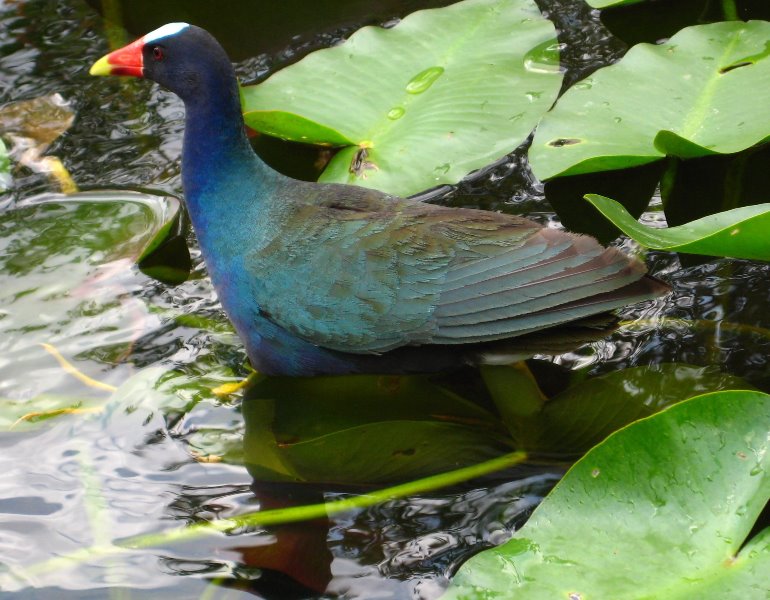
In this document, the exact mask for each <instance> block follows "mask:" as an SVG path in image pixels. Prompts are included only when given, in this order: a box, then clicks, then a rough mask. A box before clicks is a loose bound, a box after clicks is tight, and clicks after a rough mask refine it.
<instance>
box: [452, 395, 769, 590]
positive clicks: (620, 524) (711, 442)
mask: <svg viewBox="0 0 770 600" xmlns="http://www.w3.org/2000/svg"><path fill="white" fill-rule="evenodd" d="M769 471H770V396H768V395H767V394H763V393H761V392H747V391H729V392H717V393H713V394H707V395H704V396H699V397H697V398H693V399H691V400H689V401H687V402H682V403H680V404H677V405H675V406H673V407H671V408H669V409H668V410H665V411H663V412H661V413H658V414H657V415H654V416H652V417H649V418H647V419H644V420H642V421H638V422H636V423H634V424H633V425H630V426H629V427H627V428H625V429H623V430H621V431H619V432H617V433H615V434H614V435H612V436H611V437H610V438H608V439H607V440H606V441H605V442H603V443H602V444H600V445H599V446H597V447H596V448H594V449H593V450H591V452H589V453H588V454H587V455H586V456H585V457H584V458H583V459H581V460H580V461H579V462H578V463H577V464H575V466H574V467H573V468H572V469H571V470H570V471H569V472H568V473H567V475H566V476H565V477H564V479H563V480H562V481H561V482H560V483H559V484H558V485H557V486H556V488H555V489H554V490H553V491H552V492H551V494H550V495H549V496H548V497H547V498H546V499H545V500H544V501H543V503H542V504H541V505H540V506H539V507H538V508H537V510H536V511H535V512H534V514H533V515H532V517H531V519H530V520H529V521H528V522H527V524H526V525H525V526H524V527H523V528H522V529H521V530H520V531H518V532H517V533H516V534H515V535H514V537H513V539H511V540H510V541H509V542H507V543H506V544H504V545H502V546H500V547H499V548H494V549H491V550H487V551H485V552H482V553H481V554H478V555H477V556H475V557H474V558H472V559H471V560H470V561H468V562H467V563H466V564H465V565H463V567H462V568H461V569H460V571H459V572H458V574H457V576H456V577H455V578H454V580H453V584H452V586H451V588H450V590H449V592H448V593H447V594H446V595H445V596H444V598H445V599H446V600H448V599H460V598H462V599H476V598H478V599H481V598H484V599H485V600H490V599H492V598H505V599H515V598H522V599H526V600H538V599H540V598H543V599H548V600H552V599H554V598H563V599H565V600H568V599H572V600H577V599H585V600H589V599H591V598H613V599H614V600H630V599H638V600H641V599H643V598H666V599H675V598H681V599H684V598H719V599H720V600H729V599H736V600H738V599H741V600H743V599H745V598H763V597H766V595H767V590H768V589H770V529H765V530H764V531H762V532H760V533H758V534H757V535H755V536H754V537H753V539H748V540H747V539H746V538H747V537H748V536H749V533H750V532H751V531H752V528H753V527H754V525H755V522H756V520H757V518H758V516H759V515H760V513H761V512H762V510H763V508H764V507H765V505H766V503H767V501H768V498H770V474H769V473H768V472H769Z"/></svg>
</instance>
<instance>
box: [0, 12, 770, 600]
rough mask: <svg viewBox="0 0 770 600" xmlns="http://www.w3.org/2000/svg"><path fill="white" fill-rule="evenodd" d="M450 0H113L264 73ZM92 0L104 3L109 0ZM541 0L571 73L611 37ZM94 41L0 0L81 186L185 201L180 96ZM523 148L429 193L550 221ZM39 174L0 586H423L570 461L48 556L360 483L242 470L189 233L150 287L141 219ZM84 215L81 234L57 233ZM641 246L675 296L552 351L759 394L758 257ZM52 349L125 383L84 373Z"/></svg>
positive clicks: (14, 95)
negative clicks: (211, 39)
mask: <svg viewBox="0 0 770 600" xmlns="http://www.w3.org/2000/svg"><path fill="white" fill-rule="evenodd" d="M447 3H448V2H421V3H418V2H415V1H407V0H402V1H395V0H392V1H390V2H368V3H367V2H361V1H359V2H355V1H352V0H351V1H350V2H328V3H325V2H324V3H307V2H302V1H300V0H297V1H295V2H286V3H281V4H277V3H261V4H259V5H256V4H255V3H250V2H242V3H237V4H238V6H237V7H235V3H232V4H230V3H228V9H227V11H225V10H223V9H222V8H221V6H220V5H219V4H217V3H212V2H206V3H204V2H188V3H178V4H177V3H158V2H154V3H147V7H146V8H145V7H143V6H142V3H140V2H137V3H136V4H135V5H134V4H133V3H132V10H131V11H130V12H127V14H126V15H125V25H126V26H127V27H128V28H130V30H131V33H129V34H126V33H125V32H124V31H122V30H119V31H118V32H117V34H116V35H126V36H127V39H128V38H131V37H133V36H135V35H140V34H142V33H144V32H146V31H148V30H150V29H152V28H154V27H156V26H158V25H160V24H162V23H164V22H166V21H169V20H191V21H196V22H199V23H200V24H203V25H207V26H209V27H210V28H211V29H212V30H213V31H215V33H220V37H222V39H223V41H224V42H225V45H226V46H227V47H228V48H227V49H228V51H229V52H230V53H231V55H232V56H234V57H236V58H238V59H239V60H240V61H241V62H239V64H238V71H239V74H240V76H241V77H242V79H244V80H247V81H256V80H260V79H262V78H264V77H265V76H266V75H268V74H269V73H270V72H272V70H274V69H277V68H280V67H282V66H284V65H286V64H289V63H291V62H293V61H294V60H296V59H298V58H299V57H301V56H302V55H303V54H305V53H307V52H309V51H311V50H313V49H315V48H319V47H323V46H327V45H330V44H332V43H334V42H335V41H337V40H339V39H341V38H342V37H344V36H345V35H347V34H349V33H351V32H352V31H354V30H355V29H357V28H358V27H359V26H360V25H362V24H368V23H384V22H392V20H393V19H395V18H397V17H398V16H401V15H404V14H406V13H408V12H409V11H411V10H414V9H416V8H420V7H426V6H438V5H442V4H447ZM94 4H95V5H96V4H99V3H96V2H95V3H94ZM103 4H104V6H103V7H102V5H101V4H99V6H97V8H104V10H112V9H114V8H115V6H114V5H113V4H112V3H109V2H104V3H103ZM311 4H312V6H313V9H312V10H310V9H309V8H308V7H309V6H310V5H311ZM541 4H542V7H543V9H544V10H546V11H547V13H548V15H549V17H550V18H552V19H553V20H554V21H555V22H556V23H557V26H558V27H559V28H560V29H561V30H562V32H563V33H562V36H561V38H562V39H561V41H562V42H564V44H565V48H564V56H563V63H564V65H565V67H566V79H567V84H569V83H572V82H574V81H576V80H577V79H579V78H580V77H582V76H583V75H584V74H586V73H587V72H590V71H592V70H594V69H595V68H597V67H599V66H601V65H605V64H608V63H609V62H611V61H613V60H614V59H616V58H618V57H619V56H620V55H621V54H622V52H623V51H624V49H625V46H624V44H623V43H622V42H621V41H619V40H618V39H616V38H614V37H612V35H610V34H609V33H608V32H607V30H605V29H604V28H603V26H602V25H601V23H600V22H599V19H598V16H597V15H596V14H594V13H592V12H591V11H589V10H588V8H586V7H585V5H584V4H583V3H582V1H581V0H558V1H552V2H543V3H541ZM215 5H216V6H217V7H218V8H217V10H212V8H211V7H214V6H215ZM266 5H269V10H267V9H266V8H265V6H266ZM373 5H376V7H373ZM231 6H232V7H233V8H232V11H231V9H230V7H231ZM260 7H262V8H260ZM118 8H120V7H119V6H118ZM224 13H227V14H224ZM106 50H107V42H106V34H105V28H104V25H103V21H102V19H101V16H100V15H99V13H98V12H97V11H96V10H95V9H94V7H92V6H91V5H89V4H87V3H85V2H80V1H78V0H66V1H62V2H50V1H33V0H24V1H18V2H6V3H4V4H2V3H0V104H4V103H7V102H11V101H15V100H24V99H29V98H33V97H38V96H42V95H47V94H51V93H59V94H61V95H62V96H63V97H64V98H65V99H66V100H67V101H69V102H70V103H71V106H72V109H73V110H74V111H75V114H76V120H75V122H74V124H73V126H72V127H71V128H70V129H69V131H68V132H67V133H66V134H65V135H64V136H63V137H61V138H60V139H59V140H57V141H56V142H55V143H54V145H53V146H52V148H51V149H50V151H49V153H50V154H52V155H56V156H58V157H60V158H61V159H62V161H63V162H64V164H65V166H66V167H67V169H68V170H69V172H70V173H71V174H72V176H73V178H74V180H75V182H76V183H77V185H78V186H79V187H80V188H81V189H100V188H126V189H133V190H151V191H154V192H157V193H167V194H172V195H177V196H179V195H180V194H181V183H180V178H179V164H178V159H179V156H180V152H181V131H182V125H183V122H182V118H183V112H182V105H181V103H180V102H179V101H178V100H177V99H176V98H175V97H174V96H172V95H170V94H168V93H165V92H163V91H161V90H159V89H158V88H157V87H156V86H151V85H148V84H146V83H144V82H135V81H131V82H126V81H123V82H120V83H117V82H109V83H107V82H104V81H101V80H100V81H95V80H93V79H91V78H89V77H88V76H87V71H88V68H89V66H90V65H91V64H92V63H93V62H94V61H95V60H96V59H97V58H99V57H100V56H101V55H102V54H104V53H105V52H106ZM0 133H1V132H0ZM268 150H269V151H270V152H274V153H275V156H276V157H275V159H274V160H275V161H276V163H277V164H285V163H291V162H292V160H293V158H294V157H295V156H297V154H294V153H295V152H299V151H298V150H296V149H295V148H291V147H289V148H277V149H276V148H271V149H268ZM300 154H301V153H300ZM524 155H525V152H524V151H523V150H520V151H517V152H514V153H513V154H512V155H511V156H510V157H509V159H508V160H507V161H505V162H504V163H502V164H500V165H498V166H497V167H495V168H493V169H491V170H490V171H488V172H486V173H484V174H483V175H482V176H481V177H479V178H476V179H475V180H473V181H470V182H466V183H464V184H462V185H460V186H459V188H458V189H456V190H454V191H453V192H452V193H450V194H449V195H447V196H445V197H443V198H442V199H441V200H440V201H441V202H444V203H446V204H451V205H456V206H475V207H481V208H485V209H494V210H503V211H508V212H512V213H525V214H528V215H530V216H532V217H533V218H536V219H538V220H541V221H542V222H546V221H555V220H556V216H555V215H554V213H553V211H552V209H551V208H550V205H549V204H548V203H547V202H546V200H545V196H544V190H543V186H542V185H541V184H540V183H539V182H537V181H536V180H535V179H534V177H533V176H532V175H531V174H530V173H529V171H528V169H527V167H526V164H525V162H524V159H523V157H524ZM52 191H57V187H56V184H55V183H54V182H53V181H52V179H51V178H50V177H49V176H48V175H46V174H41V173H36V172H34V171H33V170H31V169H29V168H26V167H18V168H16V169H15V170H14V172H13V180H12V183H11V185H10V188H9V190H8V191H7V192H5V193H4V194H2V195H0V208H2V209H4V211H5V212H4V213H0V243H2V245H0V336H1V337H0V402H3V403H4V404H5V406H6V409H7V410H6V409H3V410H5V412H7V416H4V417H3V419H2V424H3V432H2V433H0V447H2V449H3V452H2V454H0V462H2V471H1V472H2V473H3V476H2V478H0V565H1V566H0V593H2V594H3V595H11V594H12V595H13V597H15V598H16V597H18V598H22V599H33V598H45V599H49V598H50V599H52V598H79V599H80V598H113V597H114V598H159V597H168V598H200V599H207V598H224V599H229V598H240V597H263V598H277V599H289V598H320V597H337V596H342V597H346V598H433V597H436V596H437V595H438V594H439V593H440V590H441V589H442V586H443V585H444V583H445V578H446V577H447V576H449V575H450V574H451V573H452V572H453V570H454V569H455V568H456V567H457V566H458V565H459V564H460V563H461V562H462V561H463V560H464V559H466V558H467V557H468V556H470V555H472V554H473V553H475V552H477V551H478V550H480V549H482V548H484V547H486V546H488V545H490V544H498V543H500V542H502V541H504V540H505V539H506V538H507V537H508V536H510V534H511V532H512V531H513V530H515V528H516V527H518V526H520V525H521V524H522V523H523V522H524V521H525V520H526V518H527V516H528V515H529V514H530V512H531V510H532V509H533V508H534V507H535V506H536V505H537V503H538V502H539V500H540V499H541V498H542V497H543V495H545V494H546V493H547V492H548V490H549V489H550V488H551V487H552V485H553V484H554V483H555V481H557V480H558V477H559V476H560V474H561V473H562V472H563V468H564V465H562V464H545V465H542V464H541V465H529V466H523V467H520V468H517V469H513V470H509V471H507V472H505V473H501V474H496V475H495V476H492V477H488V478H487V479H485V480H483V481H475V482H471V483H468V484H466V485H464V486H460V487H456V488H453V489H449V490H445V491H440V492H434V493H430V494H423V495H420V496H419V497H412V498H408V499H404V500H394V501H391V502H388V503H386V504H384V505H380V506H377V507H375V508H371V509H367V510H362V511H358V512H354V513H348V514H345V515H342V516H337V517H334V518H332V519H330V520H329V521H326V520H324V521H323V522H310V523H305V524H300V525H292V526H285V527H272V528H268V529H264V530H257V531H251V532H241V533H233V534H231V535H230V536H227V537H225V536H212V537H207V538H204V539H201V540H198V541H196V542H194V543H185V544H168V545H166V546H165V547H154V548H151V549H146V550H136V551H133V552H131V553H128V554H120V555H118V556H109V555H106V556H105V555H103V554H99V553H95V554H93V555H90V556H85V557H80V558H79V559H78V560H70V561H63V562H53V563H52V562H50V560H51V559H54V558H55V557H58V556H63V555H69V554H70V553H73V552H76V551H77V550H78V549H81V548H85V547H92V546H94V545H96V546H99V545H103V544H108V543H109V542H110V541H111V540H114V539H120V538H126V537H128V536H131V535H137V534H142V533H151V532H156V531H161V530H164V529H167V528H169V527H173V526H177V525H182V524H185V523H195V522H201V521H206V520H211V519H215V518H223V517H228V516H232V515H235V514H239V513H242V512H246V511H251V510H255V509H257V508H262V509H265V508H271V507H280V506H287V505H292V504H302V503H314V502H319V501H321V500H322V499H324V498H325V499H332V498H336V497H339V496H341V495H344V494H348V493H357V492H360V491H362V489H368V488H367V487H366V486H361V485H353V486H350V485H334V484H325V485H300V484H295V485H289V484H281V483H275V482H264V481H254V480H253V478H252V475H251V474H250V471H249V469H247V468H246V466H244V465H246V464H249V461H250V459H249V457H248V456H247V454H248V447H247V449H246V450H245V449H244V439H245V438H244V436H245V435H246V433H247V429H248V428H249V427H252V428H253V426H254V424H253V422H251V423H249V422H247V421H248V418H249V413H248V411H246V410H242V408H241V399H240V397H238V396H235V397H230V398H217V397H215V396H214V395H213V394H212V393H211V389H212V388H214V387H216V386H217V385H219V384H221V383H224V382H227V381H232V380H236V379H238V378H239V377H243V376H245V375H246V373H247V371H246V368H245V366H244V365H245V362H246V359H245V354H244V352H243V349H242V347H241V345H240V343H239V341H238V340H237V338H236V337H235V336H234V334H233V333H232V331H231V330H230V328H229V326H228V324H227V321H226V318H225V317H224V315H223V313H222V312H221V309H220V308H219V306H218V304H217V301H216V298H215V295H214V293H213V290H212V288H211V285H210V283H209V282H208V280H207V279H206V277H205V271H204V268H203V265H202V264H201V262H200V260H199V258H198V256H197V253H196V251H195V249H194V240H190V241H191V245H192V248H193V250H192V253H193V262H194V267H195V270H194V273H193V277H192V278H191V279H190V280H188V281H187V282H185V283H184V284H182V285H179V286H176V287H172V286H167V285H164V284H161V283H159V282H157V281H154V280H152V279H150V278H148V277H147V276H145V275H143V274H142V273H141V272H139V271H138V270H137V269H136V268H135V267H133V266H132V262H131V260H130V259H129V258H127V257H128V256H129V255H130V252H129V250H128V249H126V248H124V246H123V245H121V244H123V242H124V241H125V239H126V238H127V236H128V237H130V235H133V234H134V233H136V232H133V230H132V229H131V228H132V227H134V225H132V223H135V222H136V219H137V217H136V214H135V213H133V212H131V210H129V209H128V208H126V209H124V210H123V211H122V212H121V211H117V212H116V211H115V210H113V208H114V207H113V208H109V207H105V208H103V209H100V211H96V212H94V211H93V210H92V211H89V212H88V214H83V215H82V219H80V220H79V219H77V218H74V219H73V218H72V215H69V216H68V214H67V213H66V211H67V210H77V209H75V208H72V209H61V208H59V209H55V208H49V209H45V210H43V209H41V208H40V207H32V206H26V207H25V203H28V201H29V199H30V198H33V197H35V196H36V195H37V194H41V193H46V192H52ZM57 210H59V211H63V212H56V211H57ZM650 218H651V219H652V218H653V216H650ZM79 221H80V222H81V228H80V229H76V230H70V229H67V231H64V232H57V231H58V230H57V229H56V228H57V226H58V227H59V228H63V227H65V225H64V224H65V223H66V224H67V227H71V226H72V224H73V223H77V222H79ZM110 232H111V233H110ZM129 234H130V235H129ZM110 235H114V236H115V237H114V239H113V238H110V237H109V236H110ZM105 236H107V237H106V238H105ZM51 240H56V244H53V242H52V241H51ZM118 242H120V243H118ZM624 245H625V246H626V247H627V249H628V250H629V251H631V252H635V251H637V249H636V248H635V247H634V246H633V244H631V243H628V242H625V244H624ZM105 248H113V250H114V251H112V252H107V251H105V250H104V249H105ZM647 262H648V264H649V265H650V267H651V271H652V272H653V273H655V274H656V275H658V276H660V277H662V278H664V279H666V280H667V281H669V282H670V283H671V284H672V286H673V288H674V291H673V293H672V294H671V295H670V296H668V297H666V298H664V299H660V300H658V301H656V302H648V303H644V304H641V305H638V306H636V307H633V308H629V309H627V310H625V311H624V312H623V315H622V316H623V319H624V320H626V321H629V322H630V323H629V324H628V325H627V326H626V327H623V328H621V329H620V330H619V331H618V332H617V333H615V334H614V335H613V336H611V337H610V338H608V339H607V340H605V341H602V342H598V343H595V344H591V345H589V346H586V347H583V348H581V349H579V350H577V351H575V352H572V353H569V354H566V355H564V356H561V357H557V358H555V359H553V360H552V362H554V363H555V364H557V365H561V366H563V367H565V368H566V369H572V370H578V369H583V370H585V371H586V372H587V373H588V374H590V375H598V374H601V373H608V372H612V371H614V370H617V369H619V368H625V367H630V366H642V365H650V364H660V363H666V362H675V361H676V362H687V363H690V364H694V365H701V366H708V365H715V366H717V367H718V368H720V369H722V370H724V371H726V372H729V373H731V374H734V375H737V376H740V377H743V378H744V379H745V380H746V381H747V382H749V383H750V384H752V385H754V386H757V387H760V388H762V389H765V390H767V389H770V369H768V360H769V359H768V357H770V332H769V331H768V329H770V292H769V291H768V283H767V281H768V275H770V273H768V271H769V269H768V267H767V266H766V265H761V264H758V263H753V262H748V261H726V260H709V261H706V262H701V263H700V264H696V263H695V262H682V261H681V260H680V259H679V258H678V257H676V256H672V255H668V254H663V253H650V254H648V256H647ZM20 298H22V299H23V302H20V301H19V299H20ZM11 307H12V308H11ZM661 318H664V319H665V321H663V322H661V320H660V319H661ZM43 343H45V344H51V345H53V346H55V347H56V348H57V349H58V351H59V352H60V353H61V354H62V355H63V356H64V357H66V358H67V359H68V360H70V361H71V362H72V363H75V364H76V365H77V368H78V369H79V370H80V371H82V372H83V373H85V374H87V375H89V376H90V377H92V378H94V379H95V380H98V381H100V382H103V383H105V384H108V385H111V386H114V387H116V388H118V389H117V392H115V393H114V394H111V393H109V392H106V391H105V390H103V389H98V388H94V387H92V386H90V385H87V384H85V383H83V382H81V381H79V380H77V379H75V378H74V377H72V376H71V375H70V374H68V373H66V372H65V371H64V370H63V369H62V367H61V366H60V365H59V363H57V362H56V360H55V359H54V357H53V356H52V355H51V354H50V353H49V352H47V351H46V350H45V349H43V348H42V347H41V346H40V344H43ZM469 377H471V378H472V377H473V376H472V375H469ZM159 380H160V381H162V385H161V386H160V388H161V389H160V391H159V389H158V381H159ZM469 387H472V386H469ZM67 398H69V399H72V402H70V403H68V404H67V405H68V406H72V405H74V404H73V403H75V402H76V403H77V406H78V407H79V408H80V409H82V410H81V412H78V413H75V414H65V415H59V416H56V417H53V418H50V419H48V420H46V421H44V422H39V423H35V424H29V423H21V424H17V425H16V426H14V427H13V428H11V425H13V423H14V421H15V420H16V418H17V417H19V416H21V415H23V414H25V413H29V412H33V411H39V412H43V411H46V410H51V409H53V408H56V407H58V406H61V405H62V399H67ZM278 401H280V399H278ZM308 410H311V411H312V410H313V409H312V408H309V409H308ZM247 446H248V444H247ZM495 450H496V449H495ZM490 451H491V450H490ZM207 457H216V459H215V460H214V459H209V460H205V459H206V458H207ZM359 483H360V482H359ZM374 483H377V482H373V483H372V485H374ZM370 487H371V486H370ZM41 565H42V566H41Z"/></svg>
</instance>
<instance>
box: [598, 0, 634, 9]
mask: <svg viewBox="0 0 770 600" xmlns="http://www.w3.org/2000/svg"><path fill="white" fill-rule="evenodd" d="M642 1H643V0H586V4H588V6H590V7H591V8H608V7H610V6H627V5H629V4H639V3H640V2H642Z"/></svg>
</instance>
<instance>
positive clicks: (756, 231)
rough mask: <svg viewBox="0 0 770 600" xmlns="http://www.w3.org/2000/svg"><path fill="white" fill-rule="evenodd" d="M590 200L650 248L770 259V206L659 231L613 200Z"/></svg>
mask: <svg viewBox="0 0 770 600" xmlns="http://www.w3.org/2000/svg"><path fill="white" fill-rule="evenodd" d="M586 200H588V201H589V202H590V203H591V204H593V205H594V206H595V207H596V208H597V209H599V211H600V212H601V213H602V214H603V215H604V216H605V217H607V218H608V219H609V220H610V221H612V222H613V223H614V224H615V225H616V226H617V227H618V228H619V229H620V230H621V231H622V232H623V233H625V234H626V235H627V236H629V237H630V238H633V239H634V240H636V241H637V242H639V243H640V244H641V245H642V246H646V247H647V248H654V249H656V250H671V251H676V252H687V253H691V254H705V255H707V256H730V257H732V258H748V259H756V260H770V244H768V242H767V235H768V231H770V204H755V205H752V206H744V207H741V208H734V209H732V210H728V211H725V212H721V213H717V214H715V215H709V216H707V217H703V218H701V219H697V220H695V221H691V222H690V223H686V224H684V225H679V226H677V227H668V228H655V227H647V226H645V225H642V224H641V223H639V222H638V221H637V220H636V219H634V218H633V217H632V216H631V214H629V212H628V211H627V210H626V209H625V208H623V205H621V204H620V203H619V202H616V201H615V200H612V199H611V198H607V197H605V196H598V195H596V194H588V195H587V196H586Z"/></svg>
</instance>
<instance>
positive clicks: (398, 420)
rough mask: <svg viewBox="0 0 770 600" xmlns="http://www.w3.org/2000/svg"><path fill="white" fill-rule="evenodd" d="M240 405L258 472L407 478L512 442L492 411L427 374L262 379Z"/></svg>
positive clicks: (263, 475) (249, 457) (319, 478)
mask: <svg viewBox="0 0 770 600" xmlns="http://www.w3.org/2000/svg"><path fill="white" fill-rule="evenodd" d="M243 414H244V419H245V421H246V435H245V437H244V442H243V443H244V449H245V455H246V462H247V466H248V468H249V472H250V473H251V475H252V477H254V478H255V479H257V480H262V481H264V480H279V481H280V480H291V481H309V482H338V483H347V484H352V483H355V484H360V483H382V482H389V481H405V480H408V479H411V478H416V477H424V476H427V475H433V474H435V473H440V472H442V471H447V470H452V469H455V468H457V467H458V466H469V465H473V464H476V463H479V462H483V461H485V460H488V459H490V458H494V457H496V456H500V455H502V454H504V453H506V452H510V451H511V449H512V443H511V440H510V438H509V437H508V436H507V434H506V431H505V428H504V427H503V426H502V424H501V423H500V422H499V420H498V419H497V418H496V417H495V416H494V415H492V414H491V413H489V412H488V411H486V410H484V409H483V408H481V407H479V406H477V405H476V404H474V403H472V402H470V401H468V400H464V399H463V398H461V397H459V396H457V395H456V394H453V393H452V392H450V391H448V390H446V389H444V388H443V387H440V386H438V385H436V384H435V383H433V382H432V381H431V380H430V379H429V378H428V377H424V376H402V377H396V376H393V377H380V376H348V377H314V378H309V379H308V378H300V379H291V378H265V379H262V380H261V381H259V382H257V383H256V385H255V386H254V387H253V388H252V389H250V390H249V396H248V398H247V401H246V402H245V403H244V407H243Z"/></svg>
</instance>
